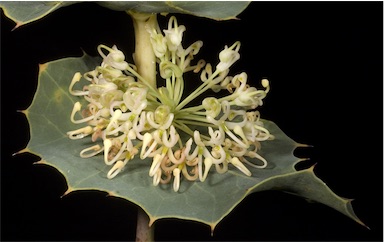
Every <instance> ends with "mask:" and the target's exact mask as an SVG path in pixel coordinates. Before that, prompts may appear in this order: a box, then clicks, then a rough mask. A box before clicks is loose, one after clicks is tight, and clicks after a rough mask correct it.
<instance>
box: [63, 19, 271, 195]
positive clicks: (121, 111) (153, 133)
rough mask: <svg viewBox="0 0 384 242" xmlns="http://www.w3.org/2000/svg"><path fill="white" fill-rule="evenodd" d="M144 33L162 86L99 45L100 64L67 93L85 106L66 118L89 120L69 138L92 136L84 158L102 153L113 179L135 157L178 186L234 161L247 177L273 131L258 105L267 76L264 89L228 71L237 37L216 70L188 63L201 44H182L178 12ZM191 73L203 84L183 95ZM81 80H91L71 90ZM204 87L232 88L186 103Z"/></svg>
mask: <svg viewBox="0 0 384 242" xmlns="http://www.w3.org/2000/svg"><path fill="white" fill-rule="evenodd" d="M148 31H150V35H151V43H152V47H153V50H154V53H155V55H156V59H157V63H158V70H159V73H160V76H161V78H163V79H164V83H165V86H162V87H159V88H157V87H153V85H151V84H150V83H149V82H148V81H147V80H145V78H143V77H142V76H141V75H140V74H139V73H137V69H136V67H135V66H134V65H133V64H129V63H127V62H126V61H125V56H124V54H123V53H122V52H121V51H120V50H118V49H117V47H116V46H113V47H112V48H110V47H108V46H105V45H100V46H99V47H98V52H99V54H100V55H101V57H102V58H103V62H102V63H101V65H100V66H97V67H96V68H95V69H94V70H92V71H90V72H87V73H85V74H83V75H81V74H80V73H76V74H75V75H74V77H73V80H72V82H71V84H70V87H69V92H70V93H71V94H72V95H75V96H81V97H83V98H84V99H83V103H85V105H86V107H84V109H82V106H85V105H81V104H80V102H76V103H75V105H74V107H73V110H72V113H71V121H72V122H73V123H84V124H86V126H85V127H83V128H80V129H77V130H73V131H70V132H68V133H67V134H68V136H69V138H71V139H81V138H84V137H87V136H91V140H92V141H93V142H95V145H93V146H91V147H89V148H86V149H84V150H82V151H81V152H80V156H81V157H83V158H89V157H92V156H95V155H98V154H100V153H102V152H103V153H104V162H105V164H107V165H110V166H112V168H111V169H110V171H109V172H108V174H107V176H108V178H110V179H111V178H113V177H115V176H116V175H117V174H118V173H120V172H121V171H122V170H123V168H125V167H126V165H127V163H128V162H129V161H131V160H132V159H133V158H134V157H137V156H138V157H140V159H141V160H144V159H146V158H151V162H152V163H151V164H150V165H148V168H149V176H150V177H152V178H153V184H154V185H155V186H156V185H158V184H160V183H161V184H167V183H170V182H171V181H172V180H173V189H174V190H175V191H178V190H179V187H180V182H181V180H183V179H186V180H189V181H196V180H200V181H201V182H204V181H205V180H206V178H207V176H208V174H209V172H210V171H211V170H212V169H211V168H213V167H214V168H215V169H216V172H218V173H224V172H226V171H227V170H228V169H229V168H228V167H229V165H232V166H234V167H236V168H238V169H239V170H240V171H241V172H242V173H244V174H245V175H247V176H251V172H250V170H249V169H248V168H247V167H254V168H265V167H266V166H267V161H266V160H265V159H264V158H263V157H262V156H260V155H259V154H258V151H259V149H260V147H261V143H260V142H261V141H265V140H267V139H271V138H273V136H272V135H271V134H270V133H269V131H268V130H267V129H266V128H264V127H263V122H262V121H261V120H260V113H259V111H256V110H255V109H256V108H257V107H258V106H260V105H262V104H263V101H262V100H263V98H264V97H265V96H266V94H267V93H268V91H269V82H268V80H266V79H263V80H262V81H261V83H262V86H263V87H264V90H259V89H256V88H255V87H250V86H249V85H248V84H247V74H246V73H244V72H243V73H241V74H238V75H235V76H228V73H229V68H230V67H231V66H232V64H233V63H234V62H236V61H237V60H238V59H239V58H240V54H239V49H240V42H236V43H234V44H233V45H232V46H230V47H228V46H225V48H224V50H222V51H221V52H220V54H219V59H220V62H219V64H217V65H216V67H215V68H213V67H212V65H211V64H209V63H206V62H205V61H204V60H199V61H198V62H197V63H196V64H195V65H191V63H192V61H193V59H194V56H195V55H196V54H197V53H198V52H199V50H200V48H201V47H202V45H203V42H202V41H196V42H195V43H193V44H192V45H190V46H189V47H188V48H186V49H184V48H183V47H182V44H181V40H182V35H183V32H184V31H185V27H184V26H183V25H178V23H177V20H176V18H175V17H171V18H170V19H169V24H168V29H166V30H164V31H163V32H164V35H163V34H162V33H161V31H160V30H159V29H149V30H148ZM106 52H107V54H106ZM190 71H193V72H194V73H199V72H200V79H201V84H200V86H198V87H197V88H196V89H195V90H194V91H193V92H191V93H190V94H188V95H183V91H184V79H183V74H184V73H186V72H190ZM82 78H84V79H85V80H87V81H89V84H88V85H85V86H83V88H82V89H79V90H75V87H76V86H77V85H79V84H77V83H78V82H79V81H80V80H81V79H82ZM209 89H211V90H213V91H215V92H219V91H221V90H227V91H228V92H229V94H228V95H227V96H224V97H221V98H215V97H206V98H205V99H204V100H203V101H202V103H201V104H199V105H197V106H192V105H191V102H192V101H193V100H194V99H196V97H198V96H200V95H201V94H203V93H205V92H206V91H207V90H209ZM192 127H193V128H192ZM100 141H101V142H100ZM142 162H144V161H142Z"/></svg>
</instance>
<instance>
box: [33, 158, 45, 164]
mask: <svg viewBox="0 0 384 242" xmlns="http://www.w3.org/2000/svg"><path fill="white" fill-rule="evenodd" d="M33 164H34V165H47V164H48V162H47V161H45V160H43V159H41V160H39V161H36V162H33Z"/></svg>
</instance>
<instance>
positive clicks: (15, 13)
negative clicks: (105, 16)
mask: <svg viewBox="0 0 384 242" xmlns="http://www.w3.org/2000/svg"><path fill="white" fill-rule="evenodd" d="M78 3H81V2H79V1H63V2H60V1H26V2H24V1H21V2H19V1H16V2H13V1H0V7H1V8H2V9H3V10H4V14H5V15H6V16H7V17H8V18H10V19H12V20H13V21H14V22H15V23H16V24H17V25H16V27H19V26H21V25H24V24H27V23H30V22H33V21H36V20H39V19H41V18H43V17H44V16H46V15H48V14H49V13H51V12H53V11H55V10H57V9H59V8H62V7H65V6H69V5H72V4H78ZM96 3H97V4H99V5H101V6H103V7H106V8H110V9H112V10H117V11H128V10H134V11H137V12H145V13H182V14H190V15H195V16H200V17H206V18H212V19H216V20H228V19H234V18H236V16H237V15H238V14H240V13H241V12H242V11H243V10H244V9H245V8H246V7H247V6H248V5H249V3H250V2H249V1H224V2H223V1H96Z"/></svg>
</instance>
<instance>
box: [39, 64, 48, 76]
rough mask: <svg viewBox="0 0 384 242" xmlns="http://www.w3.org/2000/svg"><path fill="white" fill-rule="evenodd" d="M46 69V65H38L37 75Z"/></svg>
mask: <svg viewBox="0 0 384 242" xmlns="http://www.w3.org/2000/svg"><path fill="white" fill-rule="evenodd" d="M47 67H48V63H44V64H39V74H40V73H42V72H43V71H45V70H46V69H47Z"/></svg>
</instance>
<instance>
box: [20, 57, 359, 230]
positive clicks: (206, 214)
mask: <svg viewBox="0 0 384 242" xmlns="http://www.w3.org/2000/svg"><path fill="white" fill-rule="evenodd" d="M99 63H100V59H99V58H92V57H90V56H87V55H84V56H83V57H81V58H66V59H61V60H57V61H53V62H49V63H46V64H43V65H41V66H40V72H39V84H38V89H37V92H36V95H35V98H34V100H33V102H32V104H31V106H30V107H29V108H28V109H27V110H26V111H24V113H25V114H26V116H27V118H28V120H29V123H30V132H31V139H30V142H29V143H28V145H27V147H26V149H24V150H23V151H28V152H32V153H34V154H37V155H39V156H41V157H42V161H40V162H39V163H43V164H48V165H50V166H53V167H55V168H57V169H58V170H59V171H60V172H61V173H62V174H63V175H64V176H65V178H66V180H67V182H68V187H69V189H68V192H70V191H74V190H89V189H93V190H102V191H106V192H108V193H109V194H111V195H113V196H118V197H122V198H124V199H127V200H129V201H131V202H133V203H135V204H137V205H138V206H140V207H141V208H143V209H144V211H145V212H146V213H147V214H148V215H149V217H150V221H151V223H153V222H154V221H156V220H157V219H160V218H181V219H188V220H195V221H200V222H202V223H205V224H208V225H209V226H211V228H212V230H213V229H214V228H215V226H216V225H217V224H218V223H219V222H220V221H221V220H222V219H223V218H224V217H225V216H226V215H227V214H228V213H230V212H231V211H232V209H233V208H234V207H235V206H237V205H238V204H239V203H240V202H241V201H242V200H243V199H244V198H245V197H246V196H247V195H249V194H250V193H253V192H259V191H265V190H272V189H274V190H275V189H277V190H282V191H285V192H289V193H293V194H295V195H298V196H301V197H304V198H307V199H310V200H312V201H316V202H319V203H322V204H325V205H327V206H329V207H331V208H334V209H336V210H338V211H339V212H341V213H343V214H345V215H346V216H348V217H350V218H351V219H353V220H355V221H356V222H358V223H360V224H363V223H362V222H361V221H360V220H359V219H358V218H357V216H356V215H355V214H354V212H353V209H352V206H351V200H349V199H344V198H341V197H339V196H338V195H336V194H335V193H333V192H332V191H331V190H330V189H329V188H328V187H327V185H326V184H325V183H324V182H322V181H321V180H320V179H319V178H317V177H316V176H315V174H314V172H313V167H311V168H309V169H305V170H301V171H297V170H296V169H295V168H294V167H295V165H296V164H297V163H298V162H299V161H300V160H299V159H298V158H297V157H295V156H294V155H293V151H294V150H295V149H296V148H297V147H298V146H300V145H299V144H297V143H296V142H294V141H293V140H292V139H290V138H289V137H288V136H286V135H285V134H284V133H283V132H282V130H280V129H279V128H278V127H277V125H276V124H275V123H273V122H271V121H267V120H264V122H265V126H266V128H267V129H268V130H269V131H270V132H271V133H272V134H273V135H274V136H275V139H274V140H272V141H265V142H262V148H261V151H260V154H261V155H262V156H263V157H265V158H266V159H267V160H268V166H267V168H265V169H252V168H250V169H251V171H252V174H253V175H252V176H251V177H248V176H245V175H243V173H241V172H240V171H238V170H237V169H236V168H234V167H231V168H230V169H229V171H228V172H227V173H225V174H218V173H216V172H215V171H213V170H212V171H211V174H210V175H209V176H208V177H207V180H206V181H205V182H199V181H196V182H189V181H182V182H181V185H180V190H179V192H174V191H173V189H172V187H171V186H172V185H171V184H166V185H159V186H157V187H155V186H153V185H152V178H151V177H149V175H148V171H149V168H150V165H151V161H150V160H149V159H147V160H140V159H134V160H132V161H130V162H129V163H128V164H127V166H126V169H125V170H124V171H123V172H121V173H119V174H118V176H116V177H115V178H113V179H112V180H109V179H108V178H107V172H108V171H109V169H110V167H109V166H107V165H105V164H104V161H103V157H102V155H100V156H96V157H92V158H88V159H83V158H80V156H79V152H80V151H81V150H82V149H84V148H87V147H89V146H90V145H91V144H92V142H91V140H90V138H89V139H87V138H84V139H80V140H70V139H69V138H68V137H67V135H66V132H67V131H70V130H74V129H77V128H80V126H78V125H76V124H73V123H72V122H71V121H70V113H71V111H72V108H73V104H74V103H75V102H76V101H79V98H78V97H75V96H72V95H70V94H69V93H68V86H69V84H70V82H71V80H72V77H73V75H74V73H75V72H77V71H80V72H82V73H84V72H86V71H89V70H92V69H94V67H95V66H97V65H98V64H99ZM83 81H84V80H83Z"/></svg>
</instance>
